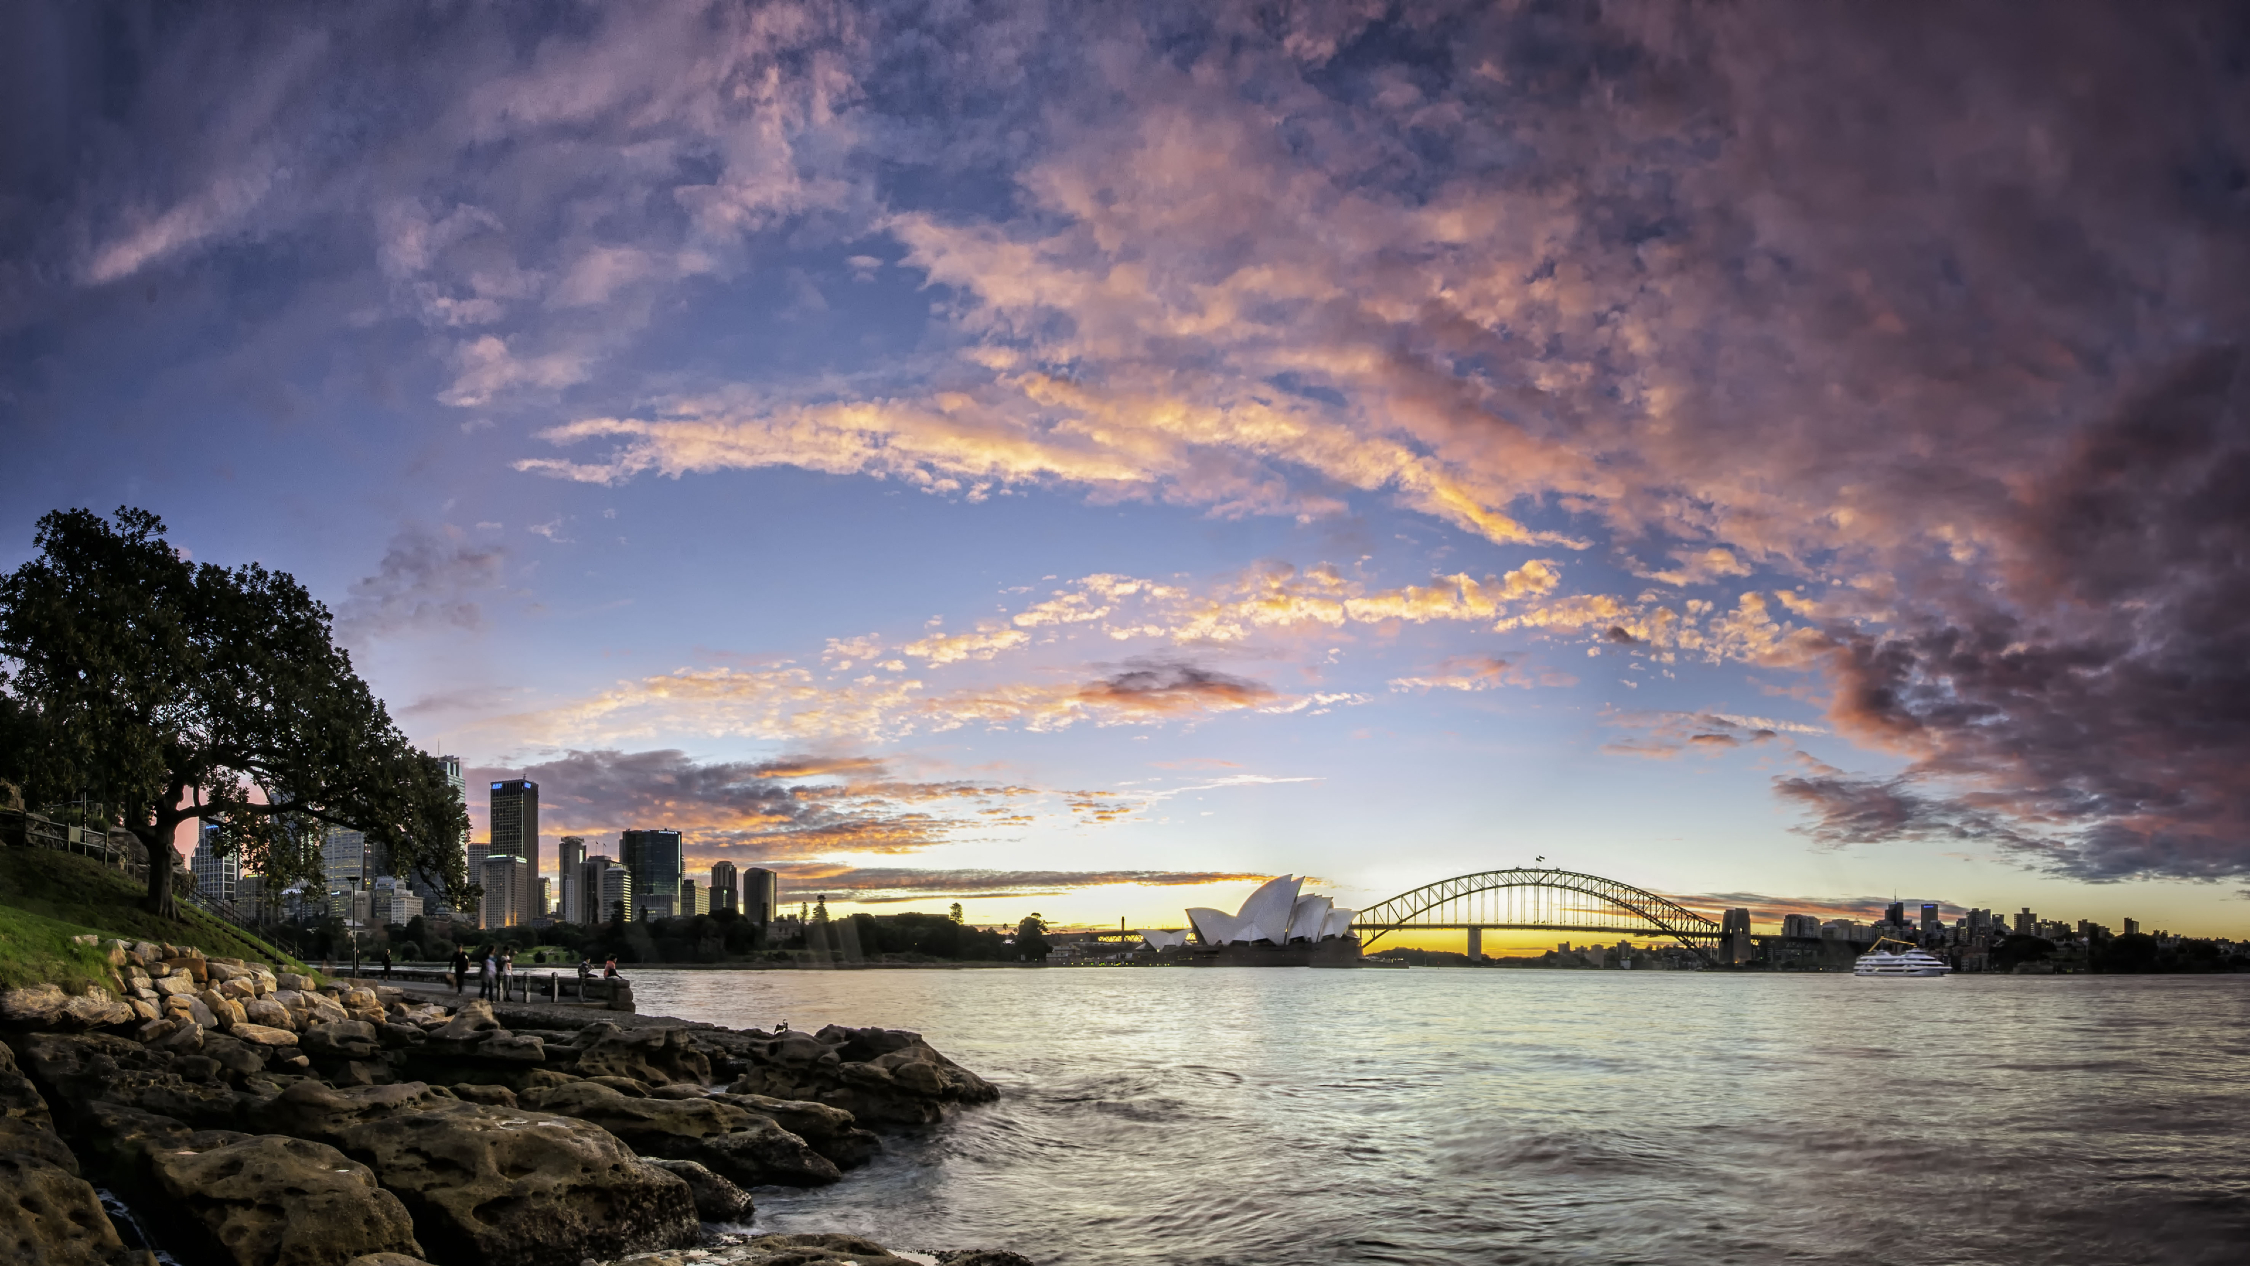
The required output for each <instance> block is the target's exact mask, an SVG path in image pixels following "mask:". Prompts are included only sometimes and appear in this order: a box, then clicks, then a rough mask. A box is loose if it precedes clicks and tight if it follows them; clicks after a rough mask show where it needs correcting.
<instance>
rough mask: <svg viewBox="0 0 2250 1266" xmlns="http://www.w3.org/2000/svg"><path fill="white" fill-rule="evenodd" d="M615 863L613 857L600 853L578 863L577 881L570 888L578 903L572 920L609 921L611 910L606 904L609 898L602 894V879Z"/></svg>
mask: <svg viewBox="0 0 2250 1266" xmlns="http://www.w3.org/2000/svg"><path fill="white" fill-rule="evenodd" d="M615 865H617V860H616V859H615V858H612V857H607V856H604V855H602V854H600V853H596V854H594V855H593V856H592V857H589V858H587V859H586V860H584V861H582V862H580V863H578V882H577V883H576V884H575V885H573V886H572V888H571V892H572V894H573V896H574V897H575V898H576V900H577V901H578V903H579V904H578V911H577V914H576V917H575V918H574V920H573V921H574V922H578V923H589V924H590V923H607V922H609V921H610V919H611V911H610V908H609V906H608V905H607V904H606V902H607V901H608V900H609V898H606V897H604V896H603V895H602V880H603V879H604V878H605V877H606V876H607V875H608V874H609V868H610V867H612V866H615Z"/></svg>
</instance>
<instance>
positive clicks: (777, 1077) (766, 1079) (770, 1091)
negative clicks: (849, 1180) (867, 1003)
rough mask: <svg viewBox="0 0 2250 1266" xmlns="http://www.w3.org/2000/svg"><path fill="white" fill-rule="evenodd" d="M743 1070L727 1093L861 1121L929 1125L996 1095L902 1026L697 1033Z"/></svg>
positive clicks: (993, 1089) (918, 1035)
mask: <svg viewBox="0 0 2250 1266" xmlns="http://www.w3.org/2000/svg"><path fill="white" fill-rule="evenodd" d="M698 1037H699V1038H700V1040H702V1041H704V1042H706V1043H709V1044H711V1045H713V1046H715V1047H717V1048H718V1049H721V1050H723V1051H725V1052H726V1053H727V1054H728V1055H729V1056H731V1057H732V1058H733V1060H734V1064H735V1066H739V1067H741V1068H742V1069H743V1071H742V1073H741V1075H740V1076H739V1077H737V1078H736V1079H735V1081H734V1083H733V1084H732V1085H730V1086H729V1087H728V1089H729V1090H731V1091H732V1092H734V1093H736V1094H754V1095H767V1096H770V1097H772V1098H776V1099H807V1100H813V1101H816V1102H819V1103H825V1104H828V1105H830V1106H832V1107H837V1108H842V1109H844V1110H846V1111H848V1112H850V1113H851V1114H852V1115H853V1116H854V1117H856V1118H858V1120H859V1123H860V1124H861V1125H863V1126H865V1125H894V1126H901V1125H927V1124H931V1123H933V1122H935V1121H937V1120H938V1119H939V1118H940V1117H941V1116H942V1114H943V1110H944V1108H945V1107H946V1106H948V1105H951V1104H966V1103H986V1102H989V1101H991V1100H993V1099H997V1098H999V1097H1000V1092H999V1091H998V1090H997V1089H995V1088H994V1087H993V1086H992V1084H991V1083H990V1082H987V1081H985V1080H984V1079H983V1078H982V1077H979V1076H977V1075H976V1074H975V1073H972V1072H970V1071H969V1070H967V1069H965V1068H963V1067H961V1066H960V1065H958V1064H956V1063H954V1062H953V1061H952V1060H949V1059H947V1058H946V1057H945V1056H943V1055H941V1054H939V1053H938V1052H937V1051H936V1050H934V1049H932V1048H931V1046H930V1045H929V1043H927V1042H924V1041H923V1040H922V1037H921V1035H920V1034H918V1033H910V1032H907V1031H905V1030H902V1029H875V1028H867V1029H850V1028H845V1027H843V1026H841V1025H834V1024H832V1025H829V1026H828V1027H827V1028H824V1029H822V1030H820V1031H819V1032H817V1033H804V1032H801V1031H800V1032H783V1033H779V1034H771V1035H768V1034H762V1033H757V1032H755V1031H753V1032H749V1033H724V1032H712V1033H702V1034H699V1035H698Z"/></svg>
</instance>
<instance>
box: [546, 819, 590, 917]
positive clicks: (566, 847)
mask: <svg viewBox="0 0 2250 1266" xmlns="http://www.w3.org/2000/svg"><path fill="white" fill-rule="evenodd" d="M585 870H586V837H584V836H582V835H565V836H564V837H562V840H561V842H559V843H557V844H556V845H555V875H556V877H557V878H558V879H560V880H561V881H562V882H560V883H558V884H556V885H555V896H556V900H555V921H556V922H557V923H590V922H592V920H591V919H588V918H587V917H586V898H585V895H584V893H585V888H586V875H585Z"/></svg>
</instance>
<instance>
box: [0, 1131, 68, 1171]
mask: <svg viewBox="0 0 2250 1266" xmlns="http://www.w3.org/2000/svg"><path fill="white" fill-rule="evenodd" d="M0 1156H29V1157H31V1158H33V1159H35V1160H43V1161H45V1162H47V1163H48V1164H50V1165H53V1166H54V1167H55V1168H57V1169H67V1170H69V1171H70V1172H71V1173H73V1174H75V1173H77V1172H78V1158H77V1157H76V1156H73V1155H72V1154H71V1151H70V1146H69V1144H67V1143H64V1142H63V1141H62V1136H61V1135H59V1134H57V1133H55V1132H54V1131H53V1130H50V1129H48V1128H47V1127H46V1126H44V1125H38V1124H35V1123H33V1122H30V1121H26V1120H24V1119H23V1118H22V1117H0Z"/></svg>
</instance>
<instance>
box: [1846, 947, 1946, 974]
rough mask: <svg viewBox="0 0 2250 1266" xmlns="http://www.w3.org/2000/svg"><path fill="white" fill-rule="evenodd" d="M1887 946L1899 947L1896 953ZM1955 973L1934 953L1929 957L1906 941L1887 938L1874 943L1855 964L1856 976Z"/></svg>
mask: <svg viewBox="0 0 2250 1266" xmlns="http://www.w3.org/2000/svg"><path fill="white" fill-rule="evenodd" d="M1885 945H1896V946H1898V947H1899V948H1898V950H1897V951H1896V952H1895V953H1894V952H1892V951H1890V950H1886V949H1884V948H1883V947H1884V946H1885ZM1952 971H1953V968H1952V967H1950V966H1948V965H1947V964H1946V961H1945V960H1944V959H1942V958H1939V957H1937V956H1936V955H1934V954H1926V953H1924V952H1922V951H1921V950H1919V949H1916V948H1915V947H1913V946H1911V945H1908V944H1907V943H1906V942H1904V941H1893V940H1890V939H1888V938H1885V939H1884V940H1880V941H1877V942H1875V948H1874V949H1872V950H1869V951H1868V952H1867V953H1865V954H1862V955H1860V956H1859V961H1857V962H1855V963H1853V964H1852V975H1854V976H1944V975H1948V974H1950V973H1951V972H1952Z"/></svg>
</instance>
